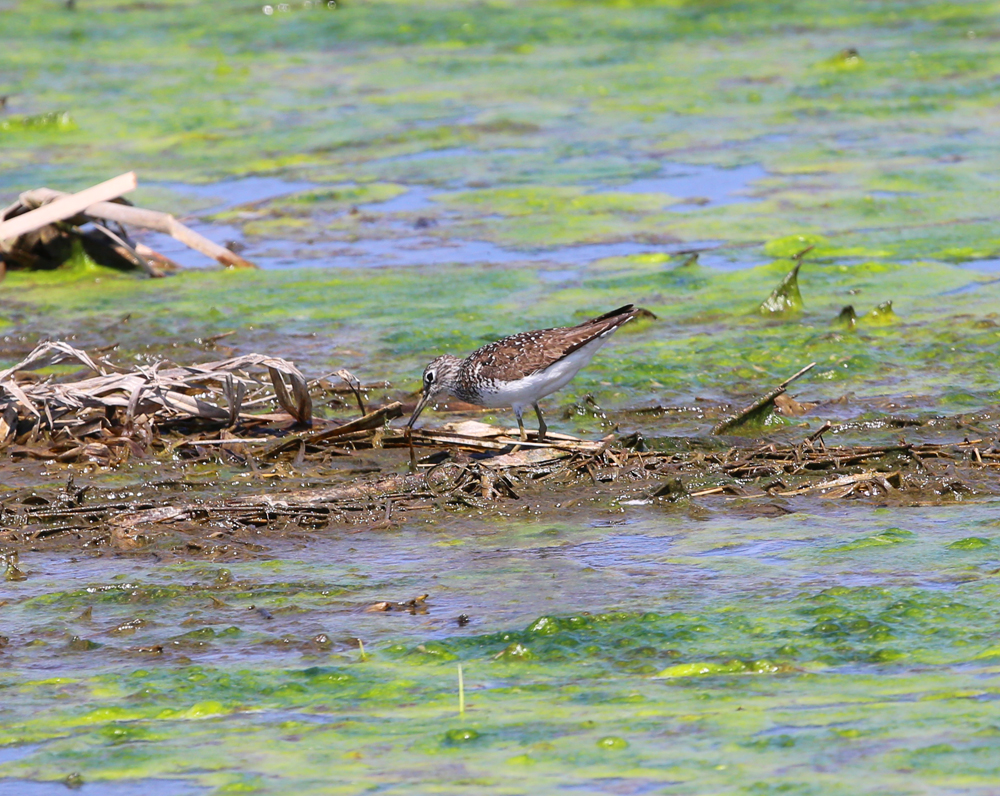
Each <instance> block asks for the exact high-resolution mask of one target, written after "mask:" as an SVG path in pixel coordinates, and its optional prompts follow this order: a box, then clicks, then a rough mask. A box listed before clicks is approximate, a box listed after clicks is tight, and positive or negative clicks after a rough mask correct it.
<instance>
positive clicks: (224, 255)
mask: <svg viewBox="0 0 1000 796" xmlns="http://www.w3.org/2000/svg"><path fill="white" fill-rule="evenodd" d="M62 196H65V194H62V193H60V192H59V191H53V190H52V189H51V188H36V189H35V190H33V191H28V192H26V193H25V194H23V195H22V199H23V201H24V202H25V203H30V204H43V203H45V202H51V203H52V204H55V201H58V199H56V197H62ZM49 206H50V205H48V204H43V207H49ZM39 209H42V208H39ZM32 212H36V211H32ZM77 212H83V213H84V214H85V215H88V216H91V217H92V218H101V219H104V220H105V221H117V222H118V223H119V224H131V225H132V226H134V227H142V228H143V229H151V230H154V231H156V232H163V233H165V234H167V235H170V236H171V237H172V238H175V239H176V240H179V241H180V242H181V243H183V244H184V245H185V246H189V247H190V248H192V249H194V250H195V251H198V252H201V253H202V254H205V255H208V256H209V257H211V258H212V259H213V260H216V261H217V262H219V263H221V264H222V265H224V266H226V267H227V268H256V267H257V266H256V265H254V264H253V263H251V262H250V261H249V260H244V259H243V258H242V257H240V256H239V255H238V254H236V253H234V252H231V251H229V249H227V248H226V247H225V246H220V245H219V244H218V243H215V242H214V241H210V240H209V239H208V238H206V237H204V236H203V235H199V234H198V233H197V232H195V231H194V230H193V229H190V228H188V227H186V226H184V225H183V224H182V223H181V222H180V221H178V220H177V219H176V218H174V217H173V216H172V215H170V213H161V212H159V211H157V210H145V209H143V208H141V207H132V206H130V205H122V204H117V203H115V202H105V201H101V202H95V203H93V204H90V205H88V206H87V207H84V208H81V209H80V210H78V211H77ZM25 215H27V213H26V214H25ZM71 215H75V213H73V214H71ZM18 218H21V216H18Z"/></svg>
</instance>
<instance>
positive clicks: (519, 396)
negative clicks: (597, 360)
mask: <svg viewBox="0 0 1000 796" xmlns="http://www.w3.org/2000/svg"><path fill="white" fill-rule="evenodd" d="M613 332H614V330H613V329H612V330H609V331H608V332H606V333H605V334H604V335H602V336H601V337H596V338H594V339H593V340H591V341H590V342H589V343H587V344H586V345H584V346H581V347H580V348H578V349H577V350H576V351H574V352H573V353H572V354H570V355H569V356H565V357H563V358H562V359H560V360H559V361H558V362H556V363H554V364H552V365H550V366H549V367H548V368H546V369H545V370H540V371H538V372H537V373H532V374H531V375H530V376H526V377H525V378H523V379H518V380H517V381H508V382H496V383H493V384H491V385H489V386H488V387H487V386H484V387H482V388H481V389H480V394H479V397H480V400H481V401H482V405H483V406H489V407H501V406H511V407H513V408H514V410H515V411H517V410H518V409H523V408H524V407H527V406H531V404H533V403H534V402H535V401H537V400H539V399H540V398H544V397H545V396H546V395H549V394H551V393H554V392H555V391H556V390H558V389H560V388H562V387H565V386H566V385H567V384H569V382H570V380H571V379H572V378H573V377H574V376H575V375H576V374H577V373H579V371H580V368H582V367H583V366H584V365H586V364H587V363H588V362H590V360H591V359H592V358H593V356H594V354H596V353H597V351H598V349H600V347H601V346H602V345H604V344H605V343H606V342H607V340H608V338H609V337H610V336H611V334H612V333H613Z"/></svg>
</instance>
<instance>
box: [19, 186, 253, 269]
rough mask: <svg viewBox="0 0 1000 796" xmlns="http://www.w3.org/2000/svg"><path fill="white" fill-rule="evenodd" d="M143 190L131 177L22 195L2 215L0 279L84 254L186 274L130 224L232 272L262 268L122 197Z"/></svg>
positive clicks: (127, 266) (113, 262)
mask: <svg viewBox="0 0 1000 796" xmlns="http://www.w3.org/2000/svg"><path fill="white" fill-rule="evenodd" d="M137 185H138V182H137V180H136V176H135V172H128V173H126V174H122V175H119V176H118V177H115V178H113V179H110V180H108V181H106V182H102V183H100V184H98V185H94V186H92V187H90V188H87V189H86V190H83V191H80V192H79V193H75V194H67V193H63V192H61V191H54V190H52V189H50V188H36V189H35V190H32V191H26V192H25V193H22V194H21V195H20V197H19V199H18V201H17V202H15V203H14V204H12V205H10V206H9V207H7V208H6V209H4V210H2V211H0V276H2V274H3V273H5V272H6V269H7V268H27V269H49V268H56V267H58V266H60V265H62V264H63V263H65V262H66V261H68V260H70V259H71V258H72V257H73V256H74V254H75V253H77V252H78V251H79V250H80V248H82V249H83V251H84V252H85V253H86V254H87V255H88V256H90V257H91V258H92V259H93V260H94V261H95V262H98V263H100V264H102V265H107V266H110V267H114V268H122V269H138V270H140V271H143V272H145V273H146V274H147V275H148V276H151V277H162V276H165V275H167V274H168V273H171V272H173V271H176V270H178V269H179V268H180V266H178V265H177V264H176V263H175V262H173V261H172V260H170V259H169V258H167V257H164V256H163V255H162V254H159V253H158V252H156V251H154V250H153V249H151V248H149V247H148V246H145V245H143V244H141V243H136V242H135V241H133V240H132V239H131V237H130V236H129V234H128V231H127V230H126V228H125V225H126V224H128V225H130V226H134V227H140V228H142V229H150V230H155V231H157V232H163V233H165V234H167V235H170V236H172V237H174V238H176V239H177V240H179V241H180V242H181V243H184V244H185V245H187V246H189V247H191V248H192V249H194V250H195V251H199V252H201V253H202V254H205V255H207V256H209V257H211V258H212V259H214V260H216V261H217V262H218V263H220V264H221V265H224V266H226V267H229V268H255V267H256V266H255V265H254V264H253V263H251V262H249V261H248V260H245V259H243V258H242V257H240V256H239V255H238V254H235V253H234V252H232V251H230V250H229V249H227V248H225V247H224V246H220V245H219V244H217V243H214V242H213V241H210V240H209V239H208V238H206V237H204V236H202V235H199V234H198V233H197V232H195V231H194V230H192V229H190V228H188V227H186V226H184V224H182V223H180V222H179V221H178V220H177V219H176V218H174V217H173V216H172V215H170V214H169V213H161V212H158V211H156V210H147V209H144V208H141V207H134V206H132V205H131V204H130V203H129V202H127V201H126V200H125V199H123V198H122V196H123V195H124V194H126V193H128V192H130V191H133V190H135V188H136V187H137ZM86 227H89V229H87V228H86Z"/></svg>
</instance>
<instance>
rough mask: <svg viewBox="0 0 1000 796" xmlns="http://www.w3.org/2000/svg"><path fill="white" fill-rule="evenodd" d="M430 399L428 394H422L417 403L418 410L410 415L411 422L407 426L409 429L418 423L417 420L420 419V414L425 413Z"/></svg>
mask: <svg viewBox="0 0 1000 796" xmlns="http://www.w3.org/2000/svg"><path fill="white" fill-rule="evenodd" d="M428 400H429V398H428V396H427V393H422V394H421V395H420V400H419V401H417V408H416V409H414V410H413V414H412V415H410V421H409V422H408V423H407V424H406V427H407V428H413V424H414V423H416V422H417V418H418V417H420V413H421V412H423V411H424V407H426V406H427V402H428Z"/></svg>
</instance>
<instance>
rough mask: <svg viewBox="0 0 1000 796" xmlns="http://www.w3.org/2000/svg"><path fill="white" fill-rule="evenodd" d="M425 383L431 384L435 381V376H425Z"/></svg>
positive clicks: (431, 374) (430, 374)
mask: <svg viewBox="0 0 1000 796" xmlns="http://www.w3.org/2000/svg"><path fill="white" fill-rule="evenodd" d="M424 381H426V382H427V383H428V384H430V383H431V382H432V381H434V374H433V373H428V374H427V375H426V376H424Z"/></svg>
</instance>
